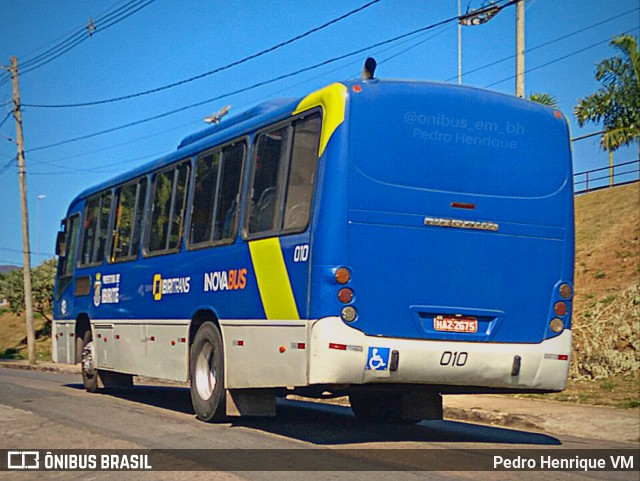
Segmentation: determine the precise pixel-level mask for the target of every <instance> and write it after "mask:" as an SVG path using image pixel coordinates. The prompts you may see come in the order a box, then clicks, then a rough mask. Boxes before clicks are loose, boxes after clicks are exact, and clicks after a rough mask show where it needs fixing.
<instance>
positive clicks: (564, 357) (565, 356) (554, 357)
mask: <svg viewBox="0 0 640 481" xmlns="http://www.w3.org/2000/svg"><path fill="white" fill-rule="evenodd" d="M544 358H545V359H551V360H553V361H568V360H569V354H545V355H544Z"/></svg>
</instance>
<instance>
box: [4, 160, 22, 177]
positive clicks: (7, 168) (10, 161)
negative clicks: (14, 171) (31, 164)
mask: <svg viewBox="0 0 640 481" xmlns="http://www.w3.org/2000/svg"><path fill="white" fill-rule="evenodd" d="M17 160H18V159H17V158H16V157H14V158H13V159H11V160H9V162H7V163H6V164H4V165H3V166H2V167H0V176H1V175H3V174H4V173H5V172H6V171H7V170H9V167H11V164H13V163H14V162H16V161H17Z"/></svg>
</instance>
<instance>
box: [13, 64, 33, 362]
mask: <svg viewBox="0 0 640 481" xmlns="http://www.w3.org/2000/svg"><path fill="white" fill-rule="evenodd" d="M9 70H10V72H11V80H12V82H13V116H14V117H15V119H16V143H17V144H18V177H19V179H20V207H21V210H22V252H23V263H24V265H23V268H22V275H23V279H24V312H25V316H26V324H27V353H28V358H29V365H31V366H34V365H35V364H36V334H35V328H34V323H33V297H32V292H31V291H32V289H31V258H30V248H29V211H28V210H27V175H26V169H25V165H24V139H23V137H22V112H21V110H20V87H19V85H18V58H17V57H11V67H10V68H9Z"/></svg>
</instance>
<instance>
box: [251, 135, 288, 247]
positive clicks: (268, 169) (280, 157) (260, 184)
mask: <svg viewBox="0 0 640 481" xmlns="http://www.w3.org/2000/svg"><path fill="white" fill-rule="evenodd" d="M288 130H289V129H288V127H284V128H281V129H278V130H274V131H272V132H268V133H265V134H261V135H260V136H259V137H258V142H257V148H256V158H255V165H254V174H253V189H252V192H253V195H252V197H251V205H250V215H249V233H250V234H253V233H257V232H268V231H275V230H278V228H279V225H278V223H277V220H278V216H277V212H276V201H277V187H278V178H279V177H280V175H279V173H280V171H281V170H282V167H283V166H282V164H283V163H286V157H287V149H286V147H287V135H288Z"/></svg>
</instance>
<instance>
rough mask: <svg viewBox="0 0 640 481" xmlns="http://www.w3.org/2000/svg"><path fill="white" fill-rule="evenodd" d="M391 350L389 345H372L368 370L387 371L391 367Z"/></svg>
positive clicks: (368, 359) (368, 355)
mask: <svg viewBox="0 0 640 481" xmlns="http://www.w3.org/2000/svg"><path fill="white" fill-rule="evenodd" d="M389 352H390V349H389V348H388V347H370V348H369V353H368V354H367V365H366V366H365V369H366V370H369V371H386V370H387V367H389Z"/></svg>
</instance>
